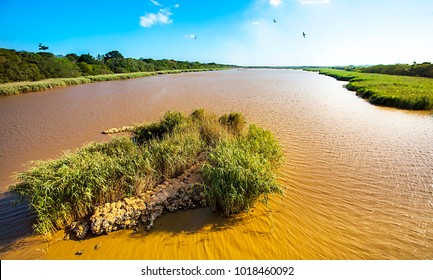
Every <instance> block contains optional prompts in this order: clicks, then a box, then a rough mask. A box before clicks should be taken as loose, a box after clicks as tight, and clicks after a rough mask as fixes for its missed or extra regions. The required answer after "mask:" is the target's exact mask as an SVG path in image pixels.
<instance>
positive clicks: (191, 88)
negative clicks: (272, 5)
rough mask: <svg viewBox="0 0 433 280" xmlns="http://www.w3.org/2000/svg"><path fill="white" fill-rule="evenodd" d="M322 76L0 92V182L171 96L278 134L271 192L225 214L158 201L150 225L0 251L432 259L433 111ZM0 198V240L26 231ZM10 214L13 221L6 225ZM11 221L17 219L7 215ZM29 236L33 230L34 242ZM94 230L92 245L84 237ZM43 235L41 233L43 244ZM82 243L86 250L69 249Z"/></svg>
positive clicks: (260, 73) (180, 79) (213, 77)
mask: <svg viewBox="0 0 433 280" xmlns="http://www.w3.org/2000/svg"><path fill="white" fill-rule="evenodd" d="M342 85H343V83H341V82H337V81H335V80H334V79H332V78H329V77H325V76H320V75H318V74H315V73H307V72H302V71H292V70H247V71H235V70H233V71H231V70H230V71H221V72H211V73H188V74H180V75H166V76H158V77H149V78H140V79H133V80H127V81H115V82H105V83H98V84H87V85H80V86H73V87H68V88H63V89H55V90H50V91H46V92H39V93H32V94H24V95H19V96H11V97H5V98H0V114H1V118H0V128H1V146H0V157H1V158H2V160H1V162H0V172H1V173H0V187H1V189H2V191H3V192H4V191H6V189H7V185H8V184H10V183H11V182H13V179H11V178H9V177H10V176H11V175H12V173H13V172H16V171H22V170H24V168H25V167H24V166H23V164H24V163H26V162H28V161H29V160H35V159H47V158H53V157H57V156H58V155H59V154H61V151H63V150H66V149H75V148H77V147H80V146H81V145H82V144H83V143H85V142H89V141H105V140H108V139H110V138H109V137H108V136H104V135H101V134H100V131H103V130H105V129H108V128H111V127H118V126H122V125H130V124H134V123H137V122H142V121H152V120H156V119H157V118H159V116H160V115H161V114H162V113H163V112H165V111H166V110H170V109H177V110H181V111H183V112H185V113H189V112H191V111H192V110H193V109H196V108H206V109H207V110H209V111H212V112H215V113H217V114H221V113H227V112H233V111H241V112H243V113H244V114H245V115H246V116H247V118H248V120H249V121H250V122H255V123H258V124H260V125H262V126H264V127H266V128H268V129H271V130H272V131H273V132H274V133H275V134H276V135H277V137H278V139H279V140H280V142H281V144H282V145H283V147H284V152H285V164H284V166H283V167H282V168H281V176H280V181H281V183H282V184H283V185H284V187H285V189H286V190H285V193H284V195H282V196H273V197H272V200H271V201H270V203H269V205H267V206H263V205H257V206H256V207H255V208H254V209H252V210H251V211H250V212H248V213H245V214H242V215H241V216H239V217H235V218H232V219H224V218H221V217H219V216H218V215H217V214H215V213H212V212H211V211H210V209H197V210H193V211H185V212H178V213H174V214H167V215H165V216H164V217H162V218H159V219H158V220H157V221H156V226H155V228H154V229H153V230H152V231H151V232H144V231H138V232H132V231H127V230H125V231H119V232H115V233H112V234H109V235H107V236H101V237H94V238H88V239H86V240H84V241H82V242H78V241H74V240H70V241H64V240H63V236H64V235H65V232H63V231H59V232H58V233H56V236H55V238H53V240H52V241H51V242H50V243H49V244H46V243H43V242H41V238H40V237H28V238H24V239H20V241H19V242H18V243H13V244H12V245H9V246H7V247H5V248H3V250H2V252H0V253H1V255H2V257H1V258H2V259H4V258H8V259H10V258H12V259H26V258H42V259H43V258H49V259H431V258H433V219H432V218H431V217H432V215H433V141H431V139H432V136H433V118H432V117H431V116H430V115H427V114H422V113H410V112H404V111H399V110H394V109H384V108H379V107H374V106H372V105H370V104H368V103H366V102H365V101H363V100H362V99H359V98H358V97H356V96H355V95H354V94H353V93H351V92H348V91H346V90H345V89H344V88H343V87H342ZM2 201H6V200H0V210H1V213H2V216H1V218H2V221H1V222H0V226H1V231H0V234H1V237H2V238H1V239H2V240H6V241H3V244H1V245H2V246H6V245H7V244H10V243H11V242H12V241H13V240H14V239H16V238H17V237H18V238H21V237H22V236H23V232H29V220H31V217H29V215H28V212H26V211H23V210H22V208H20V209H18V211H17V213H16V214H14V215H12V214H10V213H11V212H13V211H16V210H14V209H15V208H13V206H11V205H12V204H10V203H6V202H5V203H3V202H2ZM11 221H14V226H12V227H11V226H8V224H9V222H11ZM19 225H22V226H19ZM38 240H39V241H38ZM98 243H101V244H102V246H101V248H100V249H99V250H94V246H95V244H98ZM44 246H47V247H46V248H45V247H44ZM81 249H84V250H85V254H83V255H82V256H76V255H75V252H76V251H78V250H81Z"/></svg>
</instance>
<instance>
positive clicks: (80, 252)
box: [75, 250, 84, 256]
mask: <svg viewBox="0 0 433 280" xmlns="http://www.w3.org/2000/svg"><path fill="white" fill-rule="evenodd" d="M82 254H84V250H80V251H77V252H75V255H77V256H81V255H82Z"/></svg>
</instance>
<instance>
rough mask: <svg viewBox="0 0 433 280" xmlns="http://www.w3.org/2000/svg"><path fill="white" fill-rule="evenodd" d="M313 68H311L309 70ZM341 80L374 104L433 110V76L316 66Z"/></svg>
mask: <svg viewBox="0 0 433 280" xmlns="http://www.w3.org/2000/svg"><path fill="white" fill-rule="evenodd" d="M308 70H311V69H308ZM314 70H315V71H319V73H320V74H323V75H327V76H331V77H334V78H336V79H337V80H340V81H349V83H348V84H347V85H346V88H347V89H348V90H351V91H356V95H358V96H360V97H362V98H365V99H367V100H368V101H369V102H370V103H371V104H374V105H380V106H387V107H394V108H399V109H409V110H432V109H433V79H432V78H422V77H408V76H391V75H385V74H371V73H360V72H352V71H345V70H336V69H328V68H318V69H314Z"/></svg>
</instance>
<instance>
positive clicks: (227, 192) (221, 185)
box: [203, 125, 282, 215]
mask: <svg viewBox="0 0 433 280" xmlns="http://www.w3.org/2000/svg"><path fill="white" fill-rule="evenodd" d="M281 156H282V154H281V149H280V146H279V145H278V142H277V141H276V139H275V138H274V137H273V135H272V134H271V133H270V132H269V131H265V130H263V129H261V128H259V127H257V126H255V125H251V126H250V127H249V129H248V133H247V134H244V135H239V136H238V137H236V138H234V139H226V140H224V141H222V142H221V143H220V144H218V145H217V146H216V147H215V149H212V150H211V151H210V153H209V156H208V162H207V163H205V165H204V166H203V176H204V177H205V178H206V180H207V185H206V186H205V194H206V199H207V201H208V203H209V204H210V206H211V207H212V208H213V209H215V210H220V211H222V212H223V213H224V214H226V215H230V214H236V213H239V212H241V211H244V210H247V209H249V207H251V206H252V205H253V204H254V203H255V202H256V200H257V199H259V198H260V197H261V196H263V199H264V201H266V200H267V197H268V195H269V194H271V193H281V188H280V186H279V185H278V183H277V178H276V175H275V170H276V168H277V166H278V165H279V163H280V161H281Z"/></svg>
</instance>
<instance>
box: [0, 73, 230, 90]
mask: <svg viewBox="0 0 433 280" xmlns="http://www.w3.org/2000/svg"><path fill="white" fill-rule="evenodd" d="M227 69H231V68H203V69H173V70H161V71H154V72H133V73H119V74H106V75H96V76H82V77H77V78H56V79H46V80H40V81H32V82H14V83H6V84H0V96H10V95H17V94H21V93H31V92H38V91H43V90H48V89H54V88H62V87H67V86H73V85H81V84H89V83H95V82H106V81H118V80H127V79H133V78H143V77H150V76H158V75H165V74H180V73H190V72H208V71H220V70H227Z"/></svg>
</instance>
